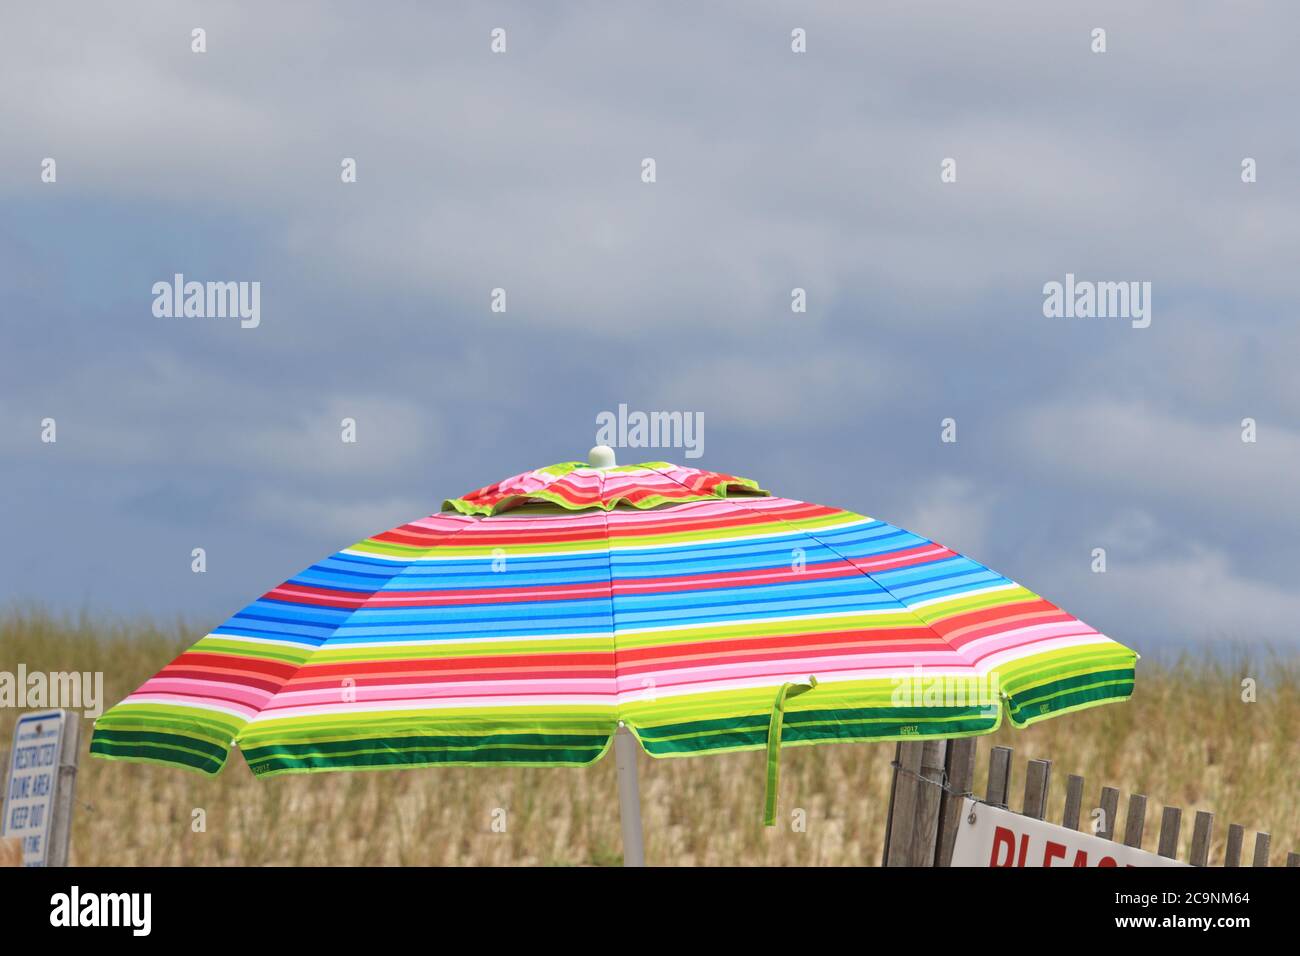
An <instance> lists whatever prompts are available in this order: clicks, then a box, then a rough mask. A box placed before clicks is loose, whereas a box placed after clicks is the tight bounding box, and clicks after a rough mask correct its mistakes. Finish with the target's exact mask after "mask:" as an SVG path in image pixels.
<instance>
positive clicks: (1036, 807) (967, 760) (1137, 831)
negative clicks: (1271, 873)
mask: <svg viewBox="0 0 1300 956" xmlns="http://www.w3.org/2000/svg"><path fill="white" fill-rule="evenodd" d="M1011 765H1012V751H1011V748H1010V747H994V748H993V749H992V751H991V752H990V754H989V776H988V789H987V792H986V794H985V797H984V800H985V802H987V803H990V804H992V805H994V806H997V807H1001V808H1002V809H1004V810H1009V809H1011V808H1010V807H1009V806H1008V798H1009V797H1010V795H1011ZM894 766H895V771H894V783H893V787H892V789H891V791H890V799H889V817H888V821H887V823H886V825H885V852H884V859H883V861H882V862H883V864H884V865H885V866H948V865H949V864H950V862H951V860H952V848H953V843H954V842H955V840H956V838H957V828H958V826H959V824H960V813H961V806H962V799H961V797H960V794H962V793H965V792H969V791H970V790H971V785H972V781H973V779H974V776H975V740H974V738H963V739H959V740H927V741H908V742H906V743H900V744H898V745H897V749H896V751H895V757H894ZM1051 783H1052V762H1051V761H1050V760H1030V761H1028V763H1027V764H1026V767H1025V792H1024V801H1023V803H1022V809H1021V810H1020V811H1019V812H1020V813H1021V814H1022V815H1024V816H1027V817H1033V818H1034V819H1036V820H1043V819H1044V818H1045V815H1046V812H1047V797H1048V793H1049V791H1050V788H1051ZM945 784H946V785H945ZM1083 788H1084V780H1083V777H1081V776H1079V775H1078V774H1070V775H1069V776H1068V777H1067V778H1066V784H1065V810H1064V812H1063V813H1062V815H1061V825H1062V826H1064V827H1068V828H1069V829H1071V830H1078V829H1079V823H1080V817H1081V815H1082V812H1083ZM1119 801H1120V791H1119V790H1118V789H1116V788H1115V787H1106V786H1103V787H1102V788H1101V793H1100V799H1099V802H1098V804H1097V807H1098V808H1099V809H1100V810H1101V811H1102V813H1101V814H1100V815H1099V822H1100V824H1101V825H1100V827H1099V828H1098V829H1097V831H1096V835H1097V836H1100V837H1103V838H1105V839H1107V840H1114V839H1115V833H1116V830H1115V826H1116V823H1117V822H1118V820H1119ZM1146 810H1147V798H1146V796H1145V795H1144V794H1140V793H1133V794H1129V798H1128V806H1127V811H1126V816H1125V820H1124V829H1123V841H1122V842H1123V843H1124V845H1125V846H1130V847H1136V848H1138V849H1141V848H1142V839H1143V836H1144V832H1143V831H1144V828H1145V824H1146ZM1092 816H1093V814H1091V813H1090V814H1089V817H1090V818H1091V817H1092ZM1182 820H1183V811H1182V810H1181V809H1180V808H1179V807H1164V808H1163V810H1162V811H1161V814H1160V833H1159V836H1158V837H1157V840H1156V853H1158V854H1159V855H1160V856H1163V857H1167V858H1169V859H1177V853H1178V836H1179V832H1180V829H1181V827H1182ZM1213 828H1214V814H1213V813H1210V812H1209V811H1207V810H1198V811H1196V817H1195V820H1194V822H1193V824H1192V842H1191V852H1190V854H1189V855H1188V859H1187V861H1186V862H1188V863H1190V864H1191V865H1192V866H1209V865H1210V836H1211V833H1212V831H1213ZM1090 829H1091V828H1090ZM1245 837H1246V828H1245V827H1243V826H1241V825H1240V824H1237V823H1230V824H1228V838H1227V843H1226V846H1225V852H1224V859H1223V863H1222V865H1223V866H1241V865H1242V863H1241V859H1242V849H1243V846H1244V843H1245ZM1268 861H1269V835H1268V834H1267V833H1263V832H1257V833H1256V834H1255V843H1254V851H1253V853H1252V855H1251V865H1253V866H1268V865H1269V862H1268ZM1286 865H1287V866H1297V867H1300V853H1296V852H1291V853H1288V854H1287V861H1286Z"/></svg>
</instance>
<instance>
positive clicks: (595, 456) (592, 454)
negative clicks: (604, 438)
mask: <svg viewBox="0 0 1300 956" xmlns="http://www.w3.org/2000/svg"><path fill="white" fill-rule="evenodd" d="M587 464H589V465H591V467H592V468H613V467H614V466H615V465H616V464H617V462H616V461H615V460H614V449H612V448H610V447H609V446H608V445H597V446H596V447H595V448H593V449H592V450H591V451H589V452H587Z"/></svg>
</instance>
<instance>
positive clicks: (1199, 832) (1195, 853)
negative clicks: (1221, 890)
mask: <svg viewBox="0 0 1300 956" xmlns="http://www.w3.org/2000/svg"><path fill="white" fill-rule="evenodd" d="M1213 827H1214V814H1213V813H1208V812H1206V811H1205V810H1197V811H1196V822H1195V823H1193V824H1192V855H1191V858H1190V859H1189V860H1188V861H1187V862H1188V863H1190V864H1192V866H1209V865H1210V831H1211V829H1213Z"/></svg>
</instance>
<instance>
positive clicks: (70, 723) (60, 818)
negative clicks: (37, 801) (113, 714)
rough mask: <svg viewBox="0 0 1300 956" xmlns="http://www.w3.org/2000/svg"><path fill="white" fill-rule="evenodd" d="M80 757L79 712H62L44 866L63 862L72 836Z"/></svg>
mask: <svg viewBox="0 0 1300 956" xmlns="http://www.w3.org/2000/svg"><path fill="white" fill-rule="evenodd" d="M80 759H81V714H80V713H78V712H77V711H75V710H67V711H64V713H63V742H62V745H61V747H60V757H59V769H58V790H57V791H56V792H55V798H54V816H53V818H52V819H51V820H50V835H49V840H50V845H49V853H48V854H47V855H46V858H45V865H46V866H67V865H68V846H69V843H70V842H71V839H72V812H73V810H74V809H76V806H77V762H78V761H79V760H80Z"/></svg>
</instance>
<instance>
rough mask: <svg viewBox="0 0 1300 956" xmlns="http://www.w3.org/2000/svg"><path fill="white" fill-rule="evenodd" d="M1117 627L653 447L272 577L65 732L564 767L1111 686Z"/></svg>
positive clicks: (633, 840) (409, 759) (1107, 691)
mask: <svg viewBox="0 0 1300 956" xmlns="http://www.w3.org/2000/svg"><path fill="white" fill-rule="evenodd" d="M1136 656H1137V655H1136V654H1135V653H1134V652H1133V651H1132V650H1130V649H1128V648H1127V647H1124V646H1122V645H1120V644H1117V643H1116V642H1114V641H1112V640H1110V639H1108V638H1106V637H1104V636H1103V635H1101V634H1099V633H1098V632H1097V631H1095V630H1094V629H1093V628H1091V627H1089V626H1088V625H1086V624H1084V623H1083V622H1081V621H1079V620H1078V619H1076V618H1074V617H1072V616H1071V615H1069V614H1067V613H1066V612H1064V611H1062V610H1061V609H1060V608H1058V607H1056V606H1055V605H1054V604H1051V603H1050V602H1048V601H1046V600H1044V599H1043V598H1041V597H1039V596H1038V595H1036V594H1034V593H1033V592H1031V591H1029V590H1028V589H1026V588H1024V587H1022V586H1021V585H1019V584H1017V583H1015V582H1014V581H1010V580H1008V579H1007V578H1005V577H1003V576H1002V575H1000V574H998V573H996V572H995V571H991V570H989V569H988V568H986V567H984V566H983V565H981V564H979V563H977V562H975V561H972V560H971V559H970V558H967V557H964V556H962V555H960V554H958V553H956V552H954V551H952V550H950V549H949V548H946V547H943V546H942V545H939V544H936V543H934V542H933V541H929V540H927V539H925V538H923V537H920V536H919V535H916V534H912V533H911V532H908V531H904V530H902V529H901V528H898V527H895V526H894V525H891V524H889V523H887V522H885V521H881V520H878V519H876V518H869V517H866V516H864V515H861V514H856V513H854V512H851V511H845V510H842V509H840V508H834V507H829V506H825V505H818V504H810V503H808V502H803V501H795V500H792V499H789V498H782V497H778V496H776V495H773V494H770V493H769V492H767V491H765V490H763V489H762V488H760V487H759V486H758V484H757V483H755V482H754V481H751V480H749V479H747V478H739V477H736V476H734V475H729V474H724V473H721V472H713V471H706V470H703V469H697V468H689V467H682V466H679V465H674V464H669V463H667V462H647V463H644V464H639V465H629V466H617V465H615V463H614V455H613V453H612V452H611V451H610V450H609V449H608V448H604V447H603V446H598V447H597V448H595V449H592V453H591V456H590V462H589V463H582V462H565V463H562V464H558V465H552V466H550V467H547V468H540V469H537V470H535V471H528V472H524V473H522V474H519V475H516V476H514V477H512V478H507V479H505V480H503V481H499V482H497V483H496V484H492V485H488V486H486V487H484V488H480V489H479V490H477V491H473V492H470V493H469V494H466V495H465V496H463V497H461V498H452V499H449V500H448V501H446V502H444V503H443V505H442V509H441V511H439V512H437V513H435V514H432V515H429V516H428V517H425V518H420V519H418V520H415V521H411V522H410V523H408V524H403V525H400V526H399V527H397V528H394V529H392V530H391V531H385V532H383V533H382V534H377V535H375V536H373V537H370V538H367V539H365V540H364V541H360V542H358V543H356V544H354V545H352V546H351V547H348V548H344V549H343V550H342V551H339V552H337V553H336V554H333V555H331V556H330V557H328V558H326V559H324V560H323V561H320V562H318V563H316V564H313V565H312V566H311V567H309V568H308V569H307V570H305V571H303V572H302V573H301V574H298V575H296V576H295V577H293V578H291V579H290V580H288V581H286V582H285V583H284V584H281V585H280V586H279V587H276V588H273V589H272V590H270V591H268V592H267V593H266V594H264V595H263V596H262V597H260V598H259V599H257V600H256V601H254V602H253V603H252V604H250V605H249V606H248V607H246V608H244V609H243V610H242V611H240V612H239V613H238V614H236V615H235V616H234V617H232V618H230V619H229V620H228V621H226V622H225V623H224V624H222V625H221V626H220V627H217V628H215V629H213V631H212V632H211V633H210V634H208V635H207V636H206V637H204V638H203V639H202V640H200V641H199V642H198V643H197V644H195V645H194V646H193V647H192V648H190V649H189V650H187V651H186V652H185V653H183V654H181V655H180V656H179V657H178V658H176V660H174V661H173V662H172V663H170V664H168V665H167V666H166V667H164V668H163V669H162V670H161V671H159V672H158V674H157V675H155V676H154V677H152V678H150V679H149V680H147V681H146V682H145V683H144V684H143V685H141V687H140V688H139V689H138V690H137V691H135V692H134V693H133V694H131V695H130V696H129V697H127V698H126V699H125V700H124V701H122V702H121V703H120V704H118V705H117V706H115V707H113V708H111V709H110V710H108V711H107V712H105V713H104V714H103V715H102V716H101V717H100V718H99V719H98V721H97V722H96V724H95V731H94V736H93V738H92V741H91V747H90V749H91V753H93V754H94V755H95V756H98V757H104V758H107V759H110V760H133V761H143V762H148V763H158V764H165V765H169V766H177V767H185V768H188V769H192V770H197V771H201V772H203V773H207V774H215V773H217V772H218V771H219V770H221V768H222V766H223V765H224V764H225V762H226V760H227V758H228V756H229V754H230V751H231V749H232V748H236V747H237V748H238V749H239V750H240V751H241V752H242V753H243V756H244V760H245V761H246V762H247V764H248V766H249V768H250V769H251V770H252V772H253V773H254V774H256V775H258V776H274V775H277V774H286V773H307V772H314V771H327V770H373V769H379V768H402V767H427V766H439V765H473V766H497V765H502V764H513V765H520V766H547V767H578V766H584V765H586V764H590V763H592V762H594V761H596V760H599V759H600V758H601V757H602V756H603V755H604V754H605V752H606V751H607V750H608V749H609V748H610V746H611V743H612V744H613V746H614V749H615V753H616V759H617V763H618V770H619V773H618V777H619V794H620V808H621V812H622V826H623V836H624V853H625V860H626V861H627V862H629V863H640V862H641V861H642V851H641V824H640V802H639V797H638V792H637V780H636V750H637V747H638V745H639V746H640V748H641V749H643V750H644V751H645V752H646V753H648V754H650V755H651V756H653V757H685V756H691V755H699V754H710V753H724V752H728V751H741V750H766V751H767V763H766V800H765V804H764V822H765V823H767V824H769V825H771V824H772V823H773V822H774V819H775V810H776V794H777V789H778V772H779V762H778V758H779V753H780V748H781V747H782V746H783V745H785V746H799V745H807V744H817V743H830V742H846V741H885V740H904V739H906V740H915V739H918V738H924V737H945V738H951V737H965V736H970V735H974V734H986V733H990V732H992V731H993V730H995V729H997V727H998V726H999V725H1000V723H1001V721H1002V719H1003V717H1004V716H1005V717H1006V719H1008V720H1010V721H1011V723H1012V724H1013V725H1015V726H1017V727H1023V726H1026V725H1028V724H1032V723H1034V722H1036V721H1039V720H1042V719H1044V718H1047V717H1051V716H1054V715H1056V714H1062V713H1066V712H1069V711H1073V710H1079V709H1081V708H1085V707H1092V706H1095V705H1098V704H1104V703H1108V702H1111V701H1117V700H1123V699H1125V698H1127V697H1128V696H1129V695H1130V694H1131V693H1132V690H1133V679H1134V664H1135V660H1136Z"/></svg>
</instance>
